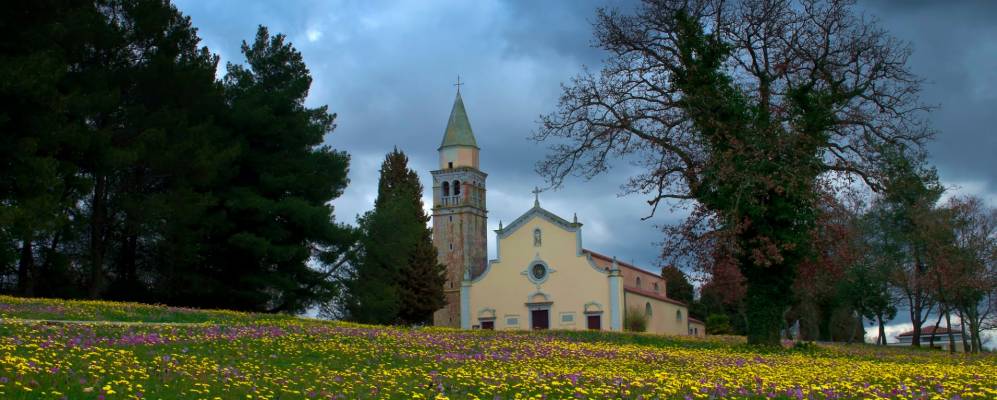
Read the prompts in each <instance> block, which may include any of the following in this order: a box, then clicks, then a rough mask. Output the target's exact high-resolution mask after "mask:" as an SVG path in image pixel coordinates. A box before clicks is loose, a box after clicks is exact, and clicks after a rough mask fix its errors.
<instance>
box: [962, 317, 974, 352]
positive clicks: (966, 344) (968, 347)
mask: <svg viewBox="0 0 997 400" xmlns="http://www.w3.org/2000/svg"><path fill="white" fill-rule="evenodd" d="M959 330H960V331H961V332H962V352H963V353H969V352H970V351H971V350H972V347H973V346H971V345H970V344H969V341H968V340H966V314H965V313H963V312H962V310H959Z"/></svg>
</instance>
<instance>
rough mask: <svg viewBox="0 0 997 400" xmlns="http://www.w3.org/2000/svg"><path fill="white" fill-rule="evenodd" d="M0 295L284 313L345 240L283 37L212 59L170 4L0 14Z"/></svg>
mask: <svg viewBox="0 0 997 400" xmlns="http://www.w3.org/2000/svg"><path fill="white" fill-rule="evenodd" d="M0 35H2V39H0V54H2V55H3V57H2V58H0V79H2V82H0V133H2V135H3V144H2V145H0V268H2V269H0V290H2V291H3V292H8V293H17V294H21V295H27V296H49V297H76V298H79V297H89V298H108V299H122V300H138V301H144V302H163V303H168V304H176V305H188V306H200V307H224V308H232V309H242V310H258V311H281V312H300V311H302V310H304V309H306V308H308V307H310V306H313V305H315V304H319V303H325V302H327V301H328V300H329V299H332V298H333V297H335V296H336V294H337V290H336V289H337V283H336V282H335V279H333V278H335V275H336V274H337V271H338V270H339V269H340V268H341V267H342V266H343V265H344V264H345V263H346V262H347V261H348V259H349V257H350V254H351V253H352V251H354V248H355V243H356V241H357V238H356V233H355V232H354V231H353V229H351V228H349V227H347V226H344V225H340V224H337V223H335V222H334V220H333V216H332V206H331V204H330V202H331V201H332V200H334V199H336V198H337V197H339V196H340V194H341V193H342V191H343V190H344V188H345V187H346V184H347V168H348V163H349V157H348V156H347V155H346V154H345V153H343V152H340V151H335V150H333V149H331V148H329V147H327V146H323V145H322V142H323V138H324V136H325V135H326V134H327V133H329V132H331V131H332V130H333V128H334V124H333V122H334V120H335V114H331V113H329V111H328V110H327V109H326V107H317V108H309V107H306V106H305V105H304V101H305V98H306V97H307V95H308V90H309V87H310V85H311V77H310V75H309V71H308V69H307V67H306V66H305V64H304V62H303V60H302V57H301V54H300V53H298V52H297V51H296V50H295V49H294V48H293V47H292V46H291V45H290V44H289V43H286V42H285V37H284V36H283V35H279V34H278V35H271V34H270V33H269V32H268V31H267V29H266V28H264V27H260V29H259V31H258V32H257V36H256V38H255V39H254V40H253V41H252V42H250V43H245V42H244V43H243V46H242V52H243V55H244V56H245V62H244V63H240V64H229V65H227V70H226V73H225V75H224V77H223V78H222V79H220V80H219V79H218V78H216V70H217V68H218V57H217V56H216V55H214V54H212V53H211V52H210V51H209V50H208V49H207V48H206V47H203V46H200V45H199V43H200V39H199V38H198V36H197V31H196V29H195V28H194V27H193V26H192V25H191V22H190V19H189V18H187V17H185V16H183V15H182V14H181V13H180V12H179V11H178V10H177V9H176V7H174V6H173V5H172V4H170V3H169V2H168V1H141V0H97V1H90V2H76V1H59V0H39V1H28V2H16V3H12V4H9V5H8V6H7V7H6V8H5V10H4V13H3V14H2V15H0Z"/></svg>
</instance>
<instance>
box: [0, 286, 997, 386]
mask: <svg viewBox="0 0 997 400" xmlns="http://www.w3.org/2000/svg"><path fill="white" fill-rule="evenodd" d="M0 314H2V320H0V398H2V399H36V398H37V399H146V398H148V399H188V398H189V399H310V398H315V399H355V398H361V399H364V398H421V399H429V398H451V399H458V398H472V399H475V398H480V399H516V398H547V399H556V398H590V399H604V398H612V399H616V398H625V399H655V398H665V399H708V398H785V399H810V398H815V399H836V398H892V399H936V398H937V399H953V398H955V399H958V398H962V399H994V398H997V358H995V357H994V356H992V355H981V356H966V355H956V356H950V355H948V354H944V353H940V352H931V351H913V350H900V349H877V348H875V347H872V346H861V345H855V346H844V345H842V346H820V347H817V348H811V349H809V350H807V351H803V350H793V349H783V350H779V349H776V350H767V351H759V350H754V349H752V348H749V347H747V346H745V345H744V344H742V343H741V341H740V340H739V339H737V338H733V337H720V338H711V339H706V340H697V339H691V338H667V337H660V336H650V335H633V334H611V333H592V332H556V331H555V332H544V333H527V332H482V331H475V332H463V331H456V330H448V329H437V328H426V329H407V328H392V327H376V326H364V325H353V324H347V323H338V322H325V321H315V320H307V319H296V318H290V317H280V316H267V315H258V314H243V313H235V312H223V311H208V312H199V311H195V310H188V309H170V308H167V307H157V306H145V305H136V304H126V303H108V302H68V301H55V300H24V299H15V298H10V297H2V296H0ZM60 314H61V315H62V318H59V315H60ZM174 314H177V315H174ZM186 314H197V315H196V316H194V315H186ZM108 315H112V316H113V315H117V316H119V317H120V318H116V319H113V320H116V321H132V322H133V323H127V322H126V323H120V322H119V323H111V322H77V321H78V320H81V319H84V318H82V317H87V316H96V317H100V316H105V318H104V319H112V318H106V316H108ZM41 316H45V317H46V318H39V317H41ZM29 319H31V320H29ZM39 319H45V320H56V319H61V320H72V322H52V321H38V320H39ZM141 321H146V322H170V323H168V324H160V323H157V324H148V323H139V322H141ZM184 321H196V322H190V323H176V322H184Z"/></svg>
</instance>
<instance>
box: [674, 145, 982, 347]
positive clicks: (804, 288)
mask: <svg viewBox="0 0 997 400" xmlns="http://www.w3.org/2000/svg"><path fill="white" fill-rule="evenodd" d="M882 168H883V171H884V175H885V178H886V179H885V180H884V188H883V191H882V192H880V193H878V194H875V195H871V196H856V193H850V195H842V194H841V192H839V193H838V194H837V195H832V194H830V193H827V194H826V195H825V196H824V197H823V199H824V200H823V201H822V206H821V208H820V210H821V213H820V217H819V218H818V224H817V228H816V229H815V230H814V232H813V237H812V240H813V243H814V253H813V254H812V255H811V257H809V258H808V259H807V260H806V261H805V262H804V263H802V264H801V265H800V268H799V272H798V274H797V276H796V278H795V280H794V282H793V285H792V290H791V292H788V293H787V295H789V296H791V297H792V305H791V306H790V307H788V308H787V309H786V312H785V314H784V319H785V325H784V327H783V328H784V329H783V334H784V335H785V336H784V337H785V338H786V339H802V340H821V341H848V342H855V341H859V342H860V341H863V337H864V336H865V333H866V332H865V328H864V326H865V324H866V322H868V323H869V324H871V326H872V328H871V330H872V331H873V332H872V335H871V336H873V337H875V342H876V344H881V345H885V344H886V343H887V341H889V342H893V341H895V339H894V338H889V337H887V333H886V330H885V325H886V323H888V322H889V321H890V320H892V319H894V318H895V317H897V316H898V314H900V313H901V312H903V313H905V314H906V316H907V317H908V318H909V320H910V321H911V323H912V324H913V329H912V343H913V344H914V345H915V346H922V345H927V346H936V345H942V344H944V345H946V346H947V348H948V349H949V350H950V351H951V350H954V349H956V348H958V347H959V346H958V345H961V348H963V349H965V351H973V352H978V351H981V350H982V349H983V345H984V338H983V333H984V332H986V331H988V330H993V329H997V209H995V208H993V207H989V206H987V205H985V203H984V202H983V201H982V200H981V199H979V198H976V197H972V196H962V197H960V196H954V197H951V198H949V199H948V200H946V201H942V200H941V197H942V194H943V193H944V191H945V188H944V187H943V186H942V185H941V184H940V183H939V181H938V177H937V173H936V172H935V170H934V169H933V168H931V167H930V166H929V165H928V164H927V163H926V161H925V155H924V154H923V153H920V154H918V153H911V152H891V153H889V154H888V155H887V157H885V158H884V165H882ZM730 265H731V264H730V261H729V260H727V261H724V260H718V262H717V263H716V264H714V265H713V266H711V267H708V268H707V272H710V275H709V277H708V278H707V279H706V282H705V283H704V285H703V286H702V287H701V290H700V297H699V298H698V299H697V300H695V301H694V302H693V304H692V308H691V310H690V312H691V313H693V315H696V316H698V317H700V318H706V322H707V330H708V331H710V332H712V333H742V334H743V333H744V330H745V326H746V325H747V323H748V321H747V319H746V313H745V307H746V305H745V303H744V285H745V280H744V277H743V276H741V275H740V274H739V272H738V271H737V269H736V268H731V267H730ZM679 277H680V278H684V277H683V276H681V275H679ZM669 287H671V286H669ZM928 327H930V328H932V331H933V330H935V329H938V328H939V327H941V328H945V329H944V330H942V332H946V333H945V334H942V335H938V336H941V338H939V337H938V336H936V335H928V339H925V338H924V335H922V331H923V330H924V328H928ZM956 333H958V334H959V336H958V337H961V339H956V338H957V336H956ZM956 340H961V341H962V343H958V344H957V343H954V342H955V341H956ZM942 341H944V342H945V343H940V342H942Z"/></svg>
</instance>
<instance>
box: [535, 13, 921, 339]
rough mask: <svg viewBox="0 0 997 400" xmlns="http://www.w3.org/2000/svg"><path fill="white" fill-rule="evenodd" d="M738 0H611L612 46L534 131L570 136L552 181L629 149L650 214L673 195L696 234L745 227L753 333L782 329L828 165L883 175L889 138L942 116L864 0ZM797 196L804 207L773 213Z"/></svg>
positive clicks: (595, 169) (907, 142) (637, 189)
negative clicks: (620, 3) (628, 5)
mask: <svg viewBox="0 0 997 400" xmlns="http://www.w3.org/2000/svg"><path fill="white" fill-rule="evenodd" d="M732 3H734V2H730V3H728V2H725V1H723V0H659V1H651V0H647V1H645V2H644V4H643V6H642V7H640V9H639V10H638V11H637V12H636V13H635V14H633V15H623V14H621V13H619V12H616V11H610V10H600V11H599V12H598V14H597V22H596V24H595V36H596V41H597V43H598V45H599V46H601V47H602V48H604V49H606V50H608V51H609V53H610V54H611V56H610V57H609V59H608V60H607V61H606V63H605V65H604V66H603V68H602V71H601V72H599V73H593V72H591V71H585V72H583V73H582V74H580V75H579V76H576V77H575V78H573V79H572V81H571V83H570V84H568V85H565V86H564V88H563V94H562V96H561V98H560V102H559V105H558V108H557V110H556V111H555V112H553V113H551V114H549V115H545V116H542V117H541V127H540V129H539V130H538V131H537V132H536V133H535V135H534V139H535V140H537V141H547V140H551V141H554V140H556V141H558V143H556V144H553V145H552V147H551V151H550V153H549V154H548V157H547V158H546V159H545V160H544V161H542V162H540V163H539V164H538V171H539V172H540V173H541V174H542V175H544V176H545V177H546V178H547V179H548V181H549V183H550V184H551V186H555V187H556V186H559V185H561V184H562V183H563V182H564V179H565V178H566V177H568V176H571V175H579V176H582V177H585V178H591V177H593V176H595V175H597V174H599V173H602V172H604V171H606V170H607V169H608V168H610V166H611V164H612V162H613V161H614V160H616V159H620V158H622V159H626V160H629V161H631V162H633V163H634V164H635V165H636V166H638V167H639V168H640V169H641V172H640V173H638V174H637V175H635V176H633V177H631V178H630V179H629V180H628V181H627V182H626V183H624V184H623V186H622V187H623V191H624V193H628V194H642V195H647V196H649V199H648V204H649V206H650V207H651V212H650V215H653V214H654V213H655V211H656V210H657V209H658V207H659V206H661V205H662V204H674V203H672V201H677V202H678V204H686V205H691V206H692V207H693V213H692V214H693V217H692V218H691V219H690V220H689V221H687V223H686V224H685V225H684V226H685V227H686V233H685V235H684V236H685V237H686V238H710V237H715V236H712V235H715V232H716V231H723V232H724V233H723V234H721V235H722V237H728V238H733V240H732V242H733V245H734V250H735V251H736V254H737V259H738V263H739V267H740V268H741V269H742V271H743V272H744V275H745V277H746V278H747V280H748V292H749V293H748V303H749V304H748V307H749V314H751V315H749V322H750V323H751V324H752V326H753V327H749V341H750V342H752V343H774V342H776V341H777V340H778V329H779V326H781V322H780V319H781V315H782V313H783V312H784V311H785V309H786V307H787V304H785V300H781V299H779V294H780V293H781V292H784V291H785V289H786V288H787V287H788V285H789V283H790V282H791V281H792V274H793V271H794V270H795V264H796V263H798V262H799V260H800V258H801V257H803V256H804V255H805V254H806V243H805V242H801V241H799V240H798V239H797V238H799V237H801V236H809V230H810V229H812V225H813V217H812V215H811V214H813V212H812V211H813V208H814V205H813V203H814V201H815V200H814V198H813V197H814V196H813V195H811V194H810V192H812V191H813V186H814V185H816V183H817V181H818V179H824V178H827V177H832V176H833V177H836V179H861V180H862V181H864V182H865V183H867V184H868V185H869V186H871V187H872V188H874V189H878V188H879V187H880V182H879V177H878V176H877V172H876V168H875V165H876V163H877V158H878V155H879V151H880V148H881V147H882V146H884V145H904V146H915V147H916V146H919V145H920V144H921V142H922V141H923V140H925V139H926V138H928V137H929V136H930V135H931V131H930V130H929V129H928V127H927V126H926V125H925V124H924V120H923V118H922V112H923V111H925V110H927V109H928V107H926V106H925V105H923V104H921V103H920V102H919V101H918V98H917V96H918V92H919V90H920V80H919V79H918V78H917V77H915V76H914V75H913V74H911V73H910V71H909V70H908V67H907V59H908V57H909V54H910V50H909V47H908V46H907V45H906V44H904V43H901V42H899V41H897V40H896V39H894V38H892V37H890V36H889V35H888V34H887V33H886V32H885V31H884V30H882V29H880V28H878V27H877V26H876V24H875V21H874V20H870V19H867V18H865V17H863V16H861V15H856V14H855V13H853V12H852V11H851V6H852V3H853V2H852V1H839V0H828V1H819V0H797V1H789V0H786V1H779V0H747V1H742V2H737V4H732ZM786 210H791V212H790V213H789V214H796V215H792V216H788V217H787V215H788V214H786V215H781V216H780V215H777V214H779V213H780V212H783V211H786ZM649 217H650V216H649ZM783 217H787V218H785V219H782V218H783ZM669 234H670V235H673V236H674V233H673V232H672V233H669ZM787 238H788V239H787ZM752 293H754V294H752ZM752 299H755V300H752Z"/></svg>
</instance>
